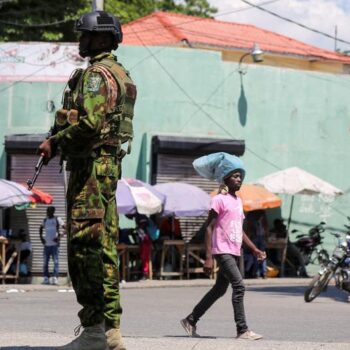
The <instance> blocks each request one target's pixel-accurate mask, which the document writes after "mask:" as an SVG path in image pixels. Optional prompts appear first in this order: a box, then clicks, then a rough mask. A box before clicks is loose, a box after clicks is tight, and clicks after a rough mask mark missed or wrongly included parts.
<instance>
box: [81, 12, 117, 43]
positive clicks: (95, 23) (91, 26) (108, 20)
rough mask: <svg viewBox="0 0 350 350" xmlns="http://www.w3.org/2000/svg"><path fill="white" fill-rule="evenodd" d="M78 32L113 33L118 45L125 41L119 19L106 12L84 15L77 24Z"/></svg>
mask: <svg viewBox="0 0 350 350" xmlns="http://www.w3.org/2000/svg"><path fill="white" fill-rule="evenodd" d="M75 30H76V31H78V32H111V33H112V34H114V36H115V37H116V39H117V42H118V44H119V43H121V42H122V41H123V32H122V28H121V25H120V22H119V19H118V18H117V17H116V16H114V15H112V14H111V13H108V12H105V11H93V12H89V13H86V14H85V15H82V16H81V17H80V18H79V19H78V20H77V21H76V22H75Z"/></svg>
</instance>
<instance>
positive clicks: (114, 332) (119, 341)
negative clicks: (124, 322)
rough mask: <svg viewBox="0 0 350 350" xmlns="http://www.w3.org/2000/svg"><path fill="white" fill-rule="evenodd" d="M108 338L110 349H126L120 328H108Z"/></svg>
mask: <svg viewBox="0 0 350 350" xmlns="http://www.w3.org/2000/svg"><path fill="white" fill-rule="evenodd" d="M106 338H107V345H108V348H109V350H126V347H125V345H124V343H123V338H122V334H121V332H120V329H119V328H110V329H108V330H107V331H106Z"/></svg>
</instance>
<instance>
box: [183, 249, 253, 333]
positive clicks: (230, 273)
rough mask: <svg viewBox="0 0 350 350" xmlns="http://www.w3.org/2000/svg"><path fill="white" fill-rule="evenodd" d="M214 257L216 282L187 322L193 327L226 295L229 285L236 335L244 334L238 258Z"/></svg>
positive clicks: (230, 256) (242, 291)
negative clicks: (217, 269) (216, 271)
mask: <svg viewBox="0 0 350 350" xmlns="http://www.w3.org/2000/svg"><path fill="white" fill-rule="evenodd" d="M214 257H215V259H216V261H217V263H218V265H219V272H218V274H217V278H216V282H215V284H214V286H213V287H212V289H210V291H209V292H208V293H207V294H206V295H205V296H204V297H203V299H202V300H201V301H200V302H199V303H198V304H197V305H196V306H195V308H194V309H193V311H192V313H191V314H190V315H189V316H188V320H189V321H190V323H192V324H193V325H195V324H196V323H197V322H198V320H199V319H200V318H201V317H202V316H203V315H204V314H205V312H206V311H207V310H208V309H209V308H210V307H211V306H212V305H213V304H214V303H215V302H216V301H217V300H218V299H219V298H220V297H222V296H223V295H224V294H225V293H226V290H227V287H228V285H229V284H231V287H232V306H233V314H234V319H235V322H236V328H237V334H241V333H244V332H245V331H246V330H247V329H248V326H247V323H246V319H245V312H244V303H243V298H244V291H245V287H244V283H243V279H242V275H241V273H240V271H239V267H238V257H236V256H234V255H231V254H221V255H215V256H214Z"/></svg>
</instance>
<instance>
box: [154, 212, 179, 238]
mask: <svg viewBox="0 0 350 350" xmlns="http://www.w3.org/2000/svg"><path fill="white" fill-rule="evenodd" d="M159 230H160V237H162V238H163V239H182V234H181V227H180V220H179V219H177V218H174V217H171V216H169V217H168V216H167V217H164V218H163V220H162V221H161V222H160V225H159Z"/></svg>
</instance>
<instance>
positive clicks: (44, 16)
mask: <svg viewBox="0 0 350 350" xmlns="http://www.w3.org/2000/svg"><path fill="white" fill-rule="evenodd" d="M91 6H92V1H91V0H64V1H63V0H55V1H47V0H6V1H0V41H60V42H72V41H76V40H77V35H76V33H75V32H74V20H75V19H77V18H78V17H79V16H81V15H82V14H83V13H86V12H89V11H91V10H92V7H91ZM104 8H105V10H106V11H109V12H111V13H113V14H114V15H116V16H118V17H119V19H120V20H121V22H122V23H123V24H125V23H128V22H130V21H133V20H135V19H137V18H140V17H144V16H146V15H148V14H150V13H152V12H154V11H157V10H158V11H169V12H177V13H184V14H186V15H192V16H200V17H211V16H212V15H213V14H215V13H216V12H217V9H216V8H213V7H211V6H210V5H209V3H208V1H207V0H182V1H181V0H180V1H176V0H124V1H120V0H105V1H104Z"/></svg>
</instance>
